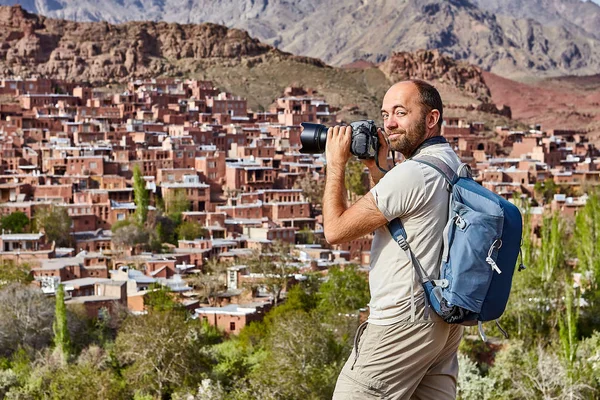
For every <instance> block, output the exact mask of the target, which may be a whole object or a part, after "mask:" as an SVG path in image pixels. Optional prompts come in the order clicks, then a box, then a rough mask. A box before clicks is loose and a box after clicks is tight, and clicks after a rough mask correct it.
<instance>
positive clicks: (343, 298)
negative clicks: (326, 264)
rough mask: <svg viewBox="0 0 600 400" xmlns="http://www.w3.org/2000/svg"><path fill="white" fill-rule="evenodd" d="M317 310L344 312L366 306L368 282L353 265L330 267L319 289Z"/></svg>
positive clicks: (329, 312)
mask: <svg viewBox="0 0 600 400" xmlns="http://www.w3.org/2000/svg"><path fill="white" fill-rule="evenodd" d="M318 296H319V306H318V309H319V311H321V312H323V313H326V314H331V313H345V312H349V311H356V310H358V309H360V308H363V307H366V305H367V304H368V303H369V299H370V295H369V283H368V282H367V279H366V276H365V275H363V274H361V273H359V272H358V268H357V267H356V266H354V265H348V266H345V267H344V270H343V271H342V270H341V269H339V268H330V269H329V273H328V274H327V281H326V282H325V283H323V284H322V285H321V288H320V289H319V293H318Z"/></svg>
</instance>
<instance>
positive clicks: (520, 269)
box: [518, 247, 525, 272]
mask: <svg viewBox="0 0 600 400" xmlns="http://www.w3.org/2000/svg"><path fill="white" fill-rule="evenodd" d="M519 257H520V258H521V263H520V264H519V269H518V271H519V272H521V271H523V270H524V269H525V265H524V264H523V250H522V249H521V247H519Z"/></svg>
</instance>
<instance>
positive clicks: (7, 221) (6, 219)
mask: <svg viewBox="0 0 600 400" xmlns="http://www.w3.org/2000/svg"><path fill="white" fill-rule="evenodd" d="M27 225H29V218H27V215H26V214H25V213H24V212H22V211H15V212H13V213H10V214H8V215H5V216H3V217H2V218H0V227H1V228H2V229H3V230H5V231H10V232H12V233H23V232H25V228H26V227H27Z"/></svg>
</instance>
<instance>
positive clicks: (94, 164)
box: [90, 162, 98, 169]
mask: <svg viewBox="0 0 600 400" xmlns="http://www.w3.org/2000/svg"><path fill="white" fill-rule="evenodd" d="M96 168H98V164H97V163H95V162H91V163H90V169H96Z"/></svg>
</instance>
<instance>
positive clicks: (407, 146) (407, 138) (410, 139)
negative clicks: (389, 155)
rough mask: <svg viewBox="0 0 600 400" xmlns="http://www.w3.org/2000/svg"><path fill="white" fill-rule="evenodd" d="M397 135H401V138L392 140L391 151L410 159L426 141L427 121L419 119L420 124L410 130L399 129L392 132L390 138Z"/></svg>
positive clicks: (389, 133) (389, 134)
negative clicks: (424, 140)
mask: <svg viewBox="0 0 600 400" xmlns="http://www.w3.org/2000/svg"><path fill="white" fill-rule="evenodd" d="M395 134H400V137H398V138H395V139H393V140H390V149H391V150H393V151H399V152H400V153H402V155H404V157H409V156H411V155H412V153H413V152H414V151H415V150H416V149H417V147H419V145H420V144H421V143H423V139H425V134H426V132H425V119H424V118H423V119H419V122H417V123H416V124H415V125H414V126H413V127H411V128H410V129H408V130H405V129H400V128H398V129H395V130H393V131H390V132H388V137H389V136H391V135H395Z"/></svg>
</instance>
